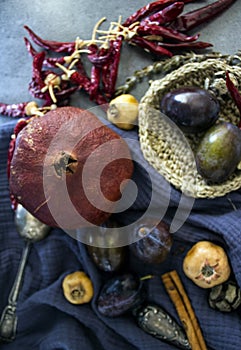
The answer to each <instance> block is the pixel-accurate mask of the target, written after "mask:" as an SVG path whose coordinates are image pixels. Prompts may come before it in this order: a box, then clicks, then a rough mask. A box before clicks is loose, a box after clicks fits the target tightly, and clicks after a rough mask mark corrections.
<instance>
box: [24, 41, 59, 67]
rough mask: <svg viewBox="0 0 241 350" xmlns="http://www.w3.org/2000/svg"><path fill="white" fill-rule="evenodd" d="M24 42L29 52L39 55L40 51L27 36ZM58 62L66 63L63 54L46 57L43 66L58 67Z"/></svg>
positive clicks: (32, 54)
mask: <svg viewBox="0 0 241 350" xmlns="http://www.w3.org/2000/svg"><path fill="white" fill-rule="evenodd" d="M24 42H25V45H26V48H27V51H28V53H29V54H30V55H31V56H32V57H34V56H36V55H37V53H38V51H36V50H35V49H34V48H33V46H32V45H31V43H30V41H29V40H28V39H27V38H24ZM56 63H60V64H64V63H65V58H64V57H63V56H61V57H48V58H45V59H44V61H43V66H45V67H56Z"/></svg>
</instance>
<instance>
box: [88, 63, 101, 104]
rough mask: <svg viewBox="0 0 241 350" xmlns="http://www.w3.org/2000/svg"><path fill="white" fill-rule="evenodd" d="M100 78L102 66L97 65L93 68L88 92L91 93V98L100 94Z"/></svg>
mask: <svg viewBox="0 0 241 350" xmlns="http://www.w3.org/2000/svg"><path fill="white" fill-rule="evenodd" d="M100 78H101V68H100V67H97V66H93V67H92V68H91V75H90V85H89V90H88V93H89V95H90V100H94V99H95V96H96V95H97V94H98V90H99V87H100Z"/></svg>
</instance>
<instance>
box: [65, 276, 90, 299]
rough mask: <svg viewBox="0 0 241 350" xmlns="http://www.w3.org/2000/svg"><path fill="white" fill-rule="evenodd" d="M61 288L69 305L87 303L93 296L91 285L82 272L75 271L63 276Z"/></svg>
mask: <svg viewBox="0 0 241 350" xmlns="http://www.w3.org/2000/svg"><path fill="white" fill-rule="evenodd" d="M62 288H63V293H64V296H65V298H66V299H67V300H68V301H69V302H70V303H71V304H85V303H88V302H89V301H90V300H91V299H92V297H93V295H94V288H93V284H92V282H91V280H90V278H89V277H88V276H87V275H86V274H85V272H83V271H75V272H73V273H70V274H69V275H67V276H65V278H64V280H63V283H62Z"/></svg>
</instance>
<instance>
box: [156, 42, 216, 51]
mask: <svg viewBox="0 0 241 350" xmlns="http://www.w3.org/2000/svg"><path fill="white" fill-rule="evenodd" d="M160 45H161V46H163V47H167V48H173V49H175V48H176V49H178V48H183V49H206V48H208V47H211V46H213V45H212V44H210V43H206V42H204V41H196V42H182V43H163V42H162V43H160Z"/></svg>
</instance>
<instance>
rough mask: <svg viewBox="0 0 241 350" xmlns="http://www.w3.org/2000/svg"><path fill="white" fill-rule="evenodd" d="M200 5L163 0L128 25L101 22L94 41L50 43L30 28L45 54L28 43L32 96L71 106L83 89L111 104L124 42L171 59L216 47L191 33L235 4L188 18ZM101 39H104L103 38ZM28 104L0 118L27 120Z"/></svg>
mask: <svg viewBox="0 0 241 350" xmlns="http://www.w3.org/2000/svg"><path fill="white" fill-rule="evenodd" d="M194 1H195V0H182V1H175V0H157V1H154V2H151V3H148V4H147V5H146V6H143V7H141V8H140V9H138V10H137V11H136V12H134V13H133V14H132V15H130V16H129V17H128V18H127V19H126V20H125V21H123V23H122V24H121V23H120V20H119V22H118V23H114V22H113V23H111V26H110V28H109V30H107V31H100V30H98V29H99V26H100V25H101V24H102V22H103V21H104V20H105V19H101V20H100V21H99V22H98V23H97V24H96V26H95V28H94V31H93V34H92V39H91V40H80V39H79V38H77V39H76V40H75V41H71V42H59V41H55V40H46V39H43V38H41V37H40V36H38V35H37V34H36V33H34V31H33V30H32V29H30V28H29V27H28V26H24V28H25V29H26V31H27V32H28V34H29V36H30V38H31V40H32V41H33V43H35V44H36V45H38V46H39V47H40V48H42V49H44V51H41V52H38V51H37V50H36V49H35V48H34V47H33V46H32V44H31V42H30V41H29V40H28V39H27V38H24V41H25V45H26V48H27V51H28V52H29V54H30V55H31V57H32V59H33V63H32V80H31V82H30V84H29V92H30V94H31V95H33V96H34V97H35V98H38V99H41V100H43V107H45V106H51V105H53V104H55V105H56V106H61V105H66V104H68V103H69V98H70V97H71V95H72V94H73V93H75V92H76V91H78V90H84V91H85V92H86V93H87V94H88V95H89V98H90V99H91V100H93V101H95V102H96V103H97V104H106V103H107V102H108V101H109V100H110V99H111V98H113V96H114V94H115V89H116V81H117V77H118V68H119V62H120V58H121V50H122V44H123V41H126V42H128V43H129V44H131V45H137V46H139V47H142V48H143V49H144V50H145V51H149V52H151V53H152V54H154V55H155V56H156V57H158V58H160V57H161V58H163V57H171V56H172V55H174V54H176V51H177V50H182V49H188V50H195V49H203V48H207V47H210V46H212V44H211V43H205V42H202V41H197V39H198V38H199V34H195V35H188V34H187V31H188V30H190V29H193V28H194V27H197V26H198V25H199V24H201V23H203V22H206V21H208V20H210V19H212V18H213V17H215V16H216V15H218V14H220V13H221V12H222V11H224V10H225V9H226V8H228V7H229V6H230V5H231V4H232V3H234V2H235V0H217V1H215V2H213V3H212V4H209V5H207V6H204V7H201V8H198V9H197V10H194V11H190V12H187V13H185V14H183V15H182V14H181V13H182V11H183V9H184V6H185V4H187V3H190V2H194ZM100 34H102V37H98V36H97V35H100ZM103 34H105V37H104V36H103ZM49 51H52V52H54V53H57V54H58V56H57V57H53V55H51V56H50V57H48V52H49ZM84 53H86V54H87V58H88V60H89V62H90V63H91V65H92V69H91V73H90V75H89V74H87V70H86V68H85V66H84V64H83V61H82V54H84ZM60 54H64V55H60ZM63 70H65V72H64V74H63ZM66 72H67V73H66ZM26 104H27V103H20V104H13V105H7V104H4V103H2V104H0V113H1V114H3V115H7V116H11V117H24V116H25V106H26Z"/></svg>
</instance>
